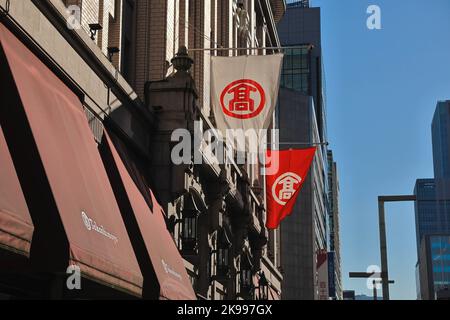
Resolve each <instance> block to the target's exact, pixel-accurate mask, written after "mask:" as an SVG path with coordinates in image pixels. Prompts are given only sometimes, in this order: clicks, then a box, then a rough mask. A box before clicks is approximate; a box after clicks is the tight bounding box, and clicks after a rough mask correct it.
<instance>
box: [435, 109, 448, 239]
mask: <svg viewBox="0 0 450 320" xmlns="http://www.w3.org/2000/svg"><path fill="white" fill-rule="evenodd" d="M431 133H432V138H433V167H434V179H435V183H436V198H437V201H438V207H437V208H438V212H437V214H438V216H439V217H438V219H439V223H440V224H441V225H442V230H443V231H450V136H449V134H450V101H443V102H438V103H437V106H436V111H435V113H434V116H433V122H432V125H431Z"/></svg>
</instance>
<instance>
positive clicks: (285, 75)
mask: <svg viewBox="0 0 450 320" xmlns="http://www.w3.org/2000/svg"><path fill="white" fill-rule="evenodd" d="M310 61H311V53H310V50H309V49H308V48H304V49H287V50H285V52H284V59H283V69H282V71H281V86H282V87H283V88H287V89H292V90H295V91H298V92H301V93H303V94H305V95H311V91H310V83H311V68H310Z"/></svg>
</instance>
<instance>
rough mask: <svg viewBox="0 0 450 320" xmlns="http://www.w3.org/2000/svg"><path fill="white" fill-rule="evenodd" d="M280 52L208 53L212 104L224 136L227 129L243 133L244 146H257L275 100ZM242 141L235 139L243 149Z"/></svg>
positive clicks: (268, 121) (272, 110)
mask: <svg viewBox="0 0 450 320" xmlns="http://www.w3.org/2000/svg"><path fill="white" fill-rule="evenodd" d="M282 60H283V54H273V55H265V56H237V57H216V56H214V57H211V104H212V109H213V112H214V117H215V120H216V125H217V128H218V130H219V131H220V133H221V135H222V136H223V137H225V136H229V130H230V129H231V130H232V131H234V132H233V133H232V134H235V133H236V130H239V131H240V132H241V133H244V134H245V138H244V139H245V147H246V150H248V147H249V146H250V147H252V148H253V149H252V150H255V149H254V148H256V150H257V148H258V141H253V140H252V139H259V138H260V136H261V132H260V130H264V129H267V128H268V126H269V125H270V122H271V120H272V115H273V112H274V110H275V105H276V103H277V97H278V89H279V85H280V73H281V66H282ZM230 142H231V143H234V141H230ZM243 143H244V141H242V139H241V140H240V141H238V145H237V147H238V148H240V149H239V151H243V149H242V148H243V147H244V144H243Z"/></svg>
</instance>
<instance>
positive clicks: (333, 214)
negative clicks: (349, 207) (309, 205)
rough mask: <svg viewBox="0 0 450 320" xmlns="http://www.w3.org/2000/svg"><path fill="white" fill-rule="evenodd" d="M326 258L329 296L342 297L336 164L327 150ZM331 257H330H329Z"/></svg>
mask: <svg viewBox="0 0 450 320" xmlns="http://www.w3.org/2000/svg"><path fill="white" fill-rule="evenodd" d="M328 188H329V190H328V199H329V206H330V208H329V212H328V216H329V218H328V236H329V239H328V251H329V257H328V259H329V260H330V261H329V264H332V265H330V267H329V268H328V270H329V272H330V273H331V272H333V274H330V280H332V281H329V286H330V298H333V299H337V300H341V299H342V271H341V244H340V236H339V235H340V233H339V218H340V212H339V178H338V170H337V164H336V162H335V161H334V158H333V151H331V150H328ZM330 257H331V259H330Z"/></svg>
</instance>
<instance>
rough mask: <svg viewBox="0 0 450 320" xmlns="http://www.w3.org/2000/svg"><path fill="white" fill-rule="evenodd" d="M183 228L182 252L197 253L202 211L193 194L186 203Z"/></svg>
mask: <svg viewBox="0 0 450 320" xmlns="http://www.w3.org/2000/svg"><path fill="white" fill-rule="evenodd" d="M182 213H183V216H182V221H181V222H182V226H181V241H182V250H183V252H184V253H195V250H196V249H197V223H198V216H199V215H200V210H199V209H198V208H197V205H196V204H195V201H194V198H193V196H192V195H191V194H189V195H188V196H187V199H186V201H185V203H184V208H183V211H182Z"/></svg>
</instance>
